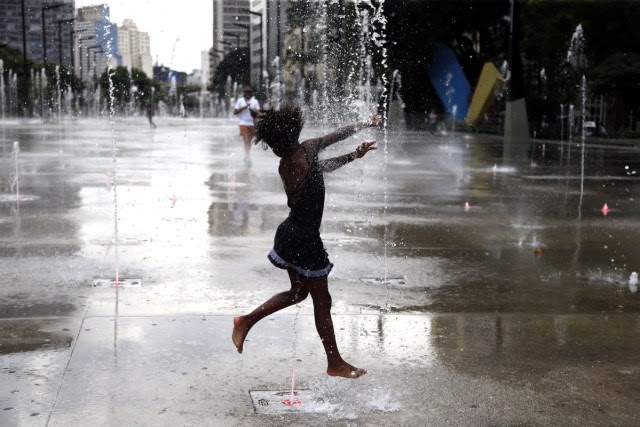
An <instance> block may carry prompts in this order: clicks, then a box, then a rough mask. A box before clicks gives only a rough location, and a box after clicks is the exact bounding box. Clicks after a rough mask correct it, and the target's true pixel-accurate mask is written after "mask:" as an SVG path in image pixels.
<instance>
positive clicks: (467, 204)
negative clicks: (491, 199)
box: [464, 202, 471, 212]
mask: <svg viewBox="0 0 640 427" xmlns="http://www.w3.org/2000/svg"><path fill="white" fill-rule="evenodd" d="M469 209H471V206H470V205H469V202H465V203H464V211H465V212H467V211H468V210H469Z"/></svg>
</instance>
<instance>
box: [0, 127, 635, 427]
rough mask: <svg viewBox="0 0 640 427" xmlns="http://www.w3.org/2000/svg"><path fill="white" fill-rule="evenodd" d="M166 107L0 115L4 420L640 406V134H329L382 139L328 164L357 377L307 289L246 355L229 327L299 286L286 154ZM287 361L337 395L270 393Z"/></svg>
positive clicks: (423, 417) (449, 415) (290, 420)
mask: <svg viewBox="0 0 640 427" xmlns="http://www.w3.org/2000/svg"><path fill="white" fill-rule="evenodd" d="M157 124H158V128H157V129H155V130H150V129H149V128H148V123H146V122H145V121H144V120H143V119H142V118H130V119H129V118H128V119H121V120H118V121H117V122H116V125H115V126H114V127H113V130H112V127H111V125H110V124H109V123H108V122H107V121H106V120H92V119H87V120H84V121H79V120H78V121H76V120H74V121H69V122H63V123H62V126H60V125H58V124H53V125H43V124H41V123H39V122H35V121H34V122H28V123H27V122H25V123H21V122H12V123H3V124H2V136H1V138H0V171H2V170H7V169H6V168H7V167H8V165H9V162H10V158H11V154H12V148H13V141H19V143H20V158H19V172H20V173H19V177H18V178H19V182H20V193H21V194H22V195H23V196H22V197H20V198H18V197H16V196H15V195H14V194H12V193H11V192H9V191H8V190H9V187H10V186H9V185H8V178H9V177H8V176H6V175H5V174H0V272H1V279H2V283H0V425H9V426H12V425H42V426H45V425H51V426H54V425H64V426H85V425H88V424H91V425H133V424H136V423H137V424H149V423H152V424H156V425H221V426H236V425H247V426H249V425H256V424H258V423H260V424H262V425H267V426H270V425H273V426H276V425H283V424H285V425H286V424H289V425H291V424H293V425H309V426H325V425H353V424H357V425H384V426H392V425H393V426H395V425H450V424H457V425H603V426H605V425H606V426H608V425H637V424H638V423H640V420H639V419H638V414H640V404H639V403H638V399H637V398H636V396H638V393H639V392H640V390H638V384H640V370H639V369H638V359H637V355H638V354H640V348H639V347H638V339H637V337H638V335H639V334H640V329H639V328H640V294H639V293H638V292H637V285H635V287H634V286H633V285H632V284H631V283H630V278H631V275H632V273H633V272H638V271H639V270H640V257H639V254H640V251H639V249H638V242H639V241H640V216H638V213H637V212H638V200H640V185H639V184H640V181H639V178H638V176H637V174H634V173H633V171H637V170H640V160H639V159H640V156H638V154H639V148H638V147H639V145H637V144H635V143H633V142H631V143H620V142H616V141H612V142H611V143H610V144H608V145H606V144H605V145H603V144H602V143H598V144H595V143H594V144H591V143H588V144H587V147H586V152H585V159H586V161H585V175H584V178H583V177H582V176H581V173H580V165H579V164H578V163H577V162H578V159H579V158H580V156H578V155H573V156H572V157H571V159H570V160H569V159H567V158H561V157H560V156H559V155H558V153H559V152H560V150H561V144H560V142H552V141H548V142H547V143H546V145H545V148H544V150H541V149H540V147H539V145H536V144H532V145H531V147H530V148H531V149H532V153H533V157H532V159H527V160H526V161H524V162H520V161H514V160H512V159H505V158H503V155H502V141H500V140H496V139H492V138H490V137H487V136H478V135H464V134H459V135H454V136H446V137H434V136H431V135H429V134H425V133H420V132H406V131H405V132H393V131H390V132H389V133H388V140H387V141H384V140H383V138H384V135H383V133H381V132H380V133H378V131H376V130H367V131H365V132H363V133H362V134H358V135H356V136H355V137H353V138H351V139H349V140H347V141H345V142H343V143H340V144H338V145H337V146H335V147H331V149H330V150H329V152H328V153H327V155H335V154H342V153H344V152H347V151H350V150H352V149H353V148H354V147H355V146H356V145H357V144H358V143H359V142H361V141H364V140H367V139H378V141H379V143H380V145H381V148H382V147H383V146H386V149H387V154H386V155H383V150H378V151H377V152H374V153H371V155H368V156H367V157H366V158H365V159H364V160H359V161H357V162H353V163H352V164H350V165H348V166H346V167H344V168H342V169H341V170H339V171H336V172H334V173H332V174H330V175H328V176H327V178H326V185H327V199H326V206H325V214H324V222H323V228H322V230H321V231H322V235H323V238H324V242H325V246H326V248H327V251H328V253H329V257H330V259H331V261H332V262H333V263H334V264H335V267H334V269H333V271H332V273H331V275H330V277H329V286H330V289H331V293H332V297H333V309H332V312H333V314H334V323H335V328H336V334H337V338H338V343H339V345H340V349H341V351H342V352H343V353H344V356H345V359H347V360H348V361H349V362H351V363H354V364H355V365H357V366H361V367H364V368H366V369H368V370H369V373H368V374H367V375H365V376H364V377H363V378H361V379H359V380H357V381H346V380H340V379H335V378H328V377H327V376H326V375H325V373H324V372H325V370H326V360H325V358H324V354H323V350H322V346H321V344H320V342H319V340H318V338H317V334H316V331H315V326H314V323H313V311H312V304H311V301H310V299H309V300H307V301H305V302H303V303H302V304H301V306H300V312H299V314H298V315H297V316H296V309H295V308H291V309H288V310H285V311H283V312H282V313H279V314H277V315H276V316H274V317H272V318H270V319H269V320H265V321H264V322H261V323H260V324H259V325H258V326H256V328H255V329H254V330H252V331H251V333H250V334H249V336H248V339H247V342H246V343H245V351H244V353H243V354H242V355H239V354H238V353H237V352H236V351H235V348H234V347H233V345H232V344H231V341H230V339H229V336H230V332H231V324H232V317H233V316H235V315H238V314H239V313H246V312H248V311H250V310H252V309H253V308H255V307H256V306H257V305H258V304H260V303H262V302H263V301H264V300H266V299H267V298H269V297H270V296H272V295H273V294H274V293H277V292H281V291H283V290H285V289H288V287H289V283H288V278H287V274H286V272H284V271H282V270H279V269H276V268H274V267H273V266H271V264H270V263H269V261H268V260H267V258H266V255H267V253H268V252H269V250H270V247H271V245H272V242H273V235H274V232H275V229H276V227H277V226H278V224H279V223H280V222H281V221H282V220H283V219H284V218H285V217H286V215H287V212H288V210H287V208H286V198H285V196H284V193H283V191H282V184H281V182H280V180H279V178H278V175H277V164H278V159H277V158H276V157H275V156H274V155H273V154H272V153H270V152H267V151H263V150H258V149H254V150H253V151H252V153H251V156H252V165H251V167H247V166H246V165H245V163H244V162H243V161H242V158H243V152H242V143H241V141H240V138H239V137H238V135H237V128H236V124H235V121H233V120H206V121H201V120H196V119H187V120H177V119H166V118H162V117H158V119H157ZM321 133H322V131H320V130H317V129H311V128H310V129H306V130H305V133H304V135H303V137H306V136H309V137H310V136H318V135H320V134H321ZM114 141H115V142H116V147H115V148H116V153H117V157H116V162H115V174H116V177H117V180H116V182H117V187H114V186H113V183H114V180H113V177H114V176H113V174H114V159H113V158H112V149H113V142H114ZM564 149H566V146H564ZM576 149H578V148H576ZM574 154H575V151H574ZM581 188H582V190H581ZM18 199H19V200H18ZM18 201H19V203H18ZM605 204H606V206H607V209H604V205H605ZM116 212H117V221H116ZM116 223H117V235H116V230H115V225H116ZM115 277H118V278H122V279H127V280H132V281H136V282H138V281H139V282H140V283H143V284H144V286H137V283H136V286H111V282H113V280H114V278H115ZM384 277H387V278H388V279H390V283H386V284H385V283H383V282H384V280H383V279H382V278H384ZM96 284H99V285H98V286H96ZM130 284H133V282H131V283H130ZM102 285H104V286H102ZM294 325H296V329H295V330H294V328H293V326H294ZM294 343H296V346H295V347H294V346H293V344H294ZM292 367H295V369H296V372H297V374H296V389H298V390H309V392H310V393H311V394H312V395H313V396H314V398H320V399H322V400H323V404H322V405H321V408H320V409H322V410H318V411H309V412H305V413H298V414H296V413H278V414H260V413H256V409H254V405H255V402H254V400H252V394H251V392H250V391H257V390H266V391H274V390H275V391H284V390H288V389H289V387H290V386H291V384H290V380H291V369H292ZM307 408H309V407H308V406H307V407H305V409H307Z"/></svg>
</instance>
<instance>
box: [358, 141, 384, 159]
mask: <svg viewBox="0 0 640 427" xmlns="http://www.w3.org/2000/svg"><path fill="white" fill-rule="evenodd" d="M375 145H376V141H367V142H363V143H362V144H360V145H359V146H358V148H356V151H355V153H354V154H355V156H356V159H361V158H362V157H364V155H365V154H367V153H368V152H369V151H371V150H377V149H378V147H376V146H375Z"/></svg>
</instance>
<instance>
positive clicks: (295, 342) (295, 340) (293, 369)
mask: <svg viewBox="0 0 640 427" xmlns="http://www.w3.org/2000/svg"><path fill="white" fill-rule="evenodd" d="M296 307H297V308H298V309H297V310H296V316H295V317H294V319H293V344H292V348H291V395H290V396H289V398H286V399H283V400H282V403H283V404H284V405H302V401H301V400H300V399H299V398H297V397H295V396H296V393H295V389H296V367H295V363H296V352H297V350H298V331H297V328H296V327H297V325H298V315H299V314H300V307H301V306H300V305H299V304H296Z"/></svg>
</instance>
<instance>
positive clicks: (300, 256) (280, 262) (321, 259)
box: [268, 146, 333, 277]
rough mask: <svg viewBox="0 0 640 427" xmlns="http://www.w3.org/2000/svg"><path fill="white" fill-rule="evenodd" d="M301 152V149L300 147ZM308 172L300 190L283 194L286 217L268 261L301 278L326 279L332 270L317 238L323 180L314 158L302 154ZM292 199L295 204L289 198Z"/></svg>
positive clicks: (322, 201)
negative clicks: (293, 272)
mask: <svg viewBox="0 0 640 427" xmlns="http://www.w3.org/2000/svg"><path fill="white" fill-rule="evenodd" d="M302 148H303V150H304V146H302ZM305 158H306V160H307V163H308V164H309V171H308V172H307V176H306V177H305V179H304V182H303V183H302V187H301V188H300V189H299V190H298V191H297V192H296V193H295V194H287V205H288V206H289V208H290V209H291V211H290V212H289V217H288V218H287V219H286V220H284V221H283V222H282V223H281V224H280V225H279V226H278V229H277V230H276V236H275V238H274V241H273V249H272V250H271V252H270V253H269V255H268V257H269V261H271V263H272V264H273V265H275V266H276V267H279V268H282V269H289V268H293V269H294V270H296V272H298V274H300V275H302V276H305V277H327V276H328V275H329V272H330V271H331V269H332V268H333V264H332V263H331V262H330V261H329V257H328V255H327V252H326V251H325V249H324V244H323V243H322V239H321V238H320V224H321V223H322V214H323V211H324V193H325V188H324V176H323V175H322V170H321V169H320V167H319V165H318V156H317V154H316V155H310V154H309V153H307V151H306V150H305ZM294 195H296V196H297V198H296V199H295V200H296V201H295V204H294V203H293V202H292V200H294V199H293V198H292V196H294Z"/></svg>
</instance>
